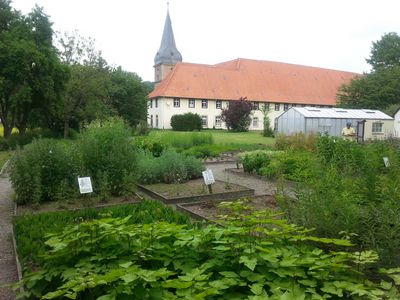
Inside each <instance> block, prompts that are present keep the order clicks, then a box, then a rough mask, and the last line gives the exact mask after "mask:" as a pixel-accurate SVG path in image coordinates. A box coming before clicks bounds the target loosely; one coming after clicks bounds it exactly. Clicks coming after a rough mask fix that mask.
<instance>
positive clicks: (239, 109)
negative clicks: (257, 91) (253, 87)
mask: <svg viewBox="0 0 400 300" xmlns="http://www.w3.org/2000/svg"><path fill="white" fill-rule="evenodd" d="M251 109H252V106H251V103H250V102H249V101H247V97H240V99H239V100H236V101H230V102H229V107H228V108H224V109H222V113H221V119H222V121H224V122H225V124H226V127H227V128H228V130H233V131H247V130H249V126H250V123H251V117H250V114H251Z"/></svg>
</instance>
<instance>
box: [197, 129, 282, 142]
mask: <svg viewBox="0 0 400 300" xmlns="http://www.w3.org/2000/svg"><path fill="white" fill-rule="evenodd" d="M204 132H211V134H212V135H213V138H214V143H215V144H264V145H267V146H268V145H270V146H272V145H273V144H274V143H275V139H274V138H270V137H264V136H262V134H261V132H260V131H248V132H229V131H227V130H205V131H204Z"/></svg>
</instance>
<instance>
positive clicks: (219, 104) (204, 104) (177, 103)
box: [149, 98, 330, 111]
mask: <svg viewBox="0 0 400 300" xmlns="http://www.w3.org/2000/svg"><path fill="white" fill-rule="evenodd" d="M228 104H229V102H228ZM262 105H263V106H264V109H267V110H270V109H271V106H272V105H274V106H275V107H274V109H275V111H280V110H281V107H282V106H283V110H284V111H287V110H288V109H289V108H290V107H296V106H297V107H305V106H310V107H320V108H323V107H330V106H327V105H326V106H324V105H319V106H318V105H305V104H297V105H296V104H289V103H283V105H282V104H281V103H275V104H272V103H262ZM149 106H150V108H153V99H151V100H150V105H149ZM251 106H252V109H253V110H260V102H252V103H251ZM154 107H155V108H157V107H158V99H157V98H156V99H154ZM174 107H181V99H180V98H174ZM188 107H189V108H195V107H196V100H195V99H189V101H188ZM201 108H208V100H204V99H203V100H201ZM215 108H216V109H222V100H216V101H215Z"/></svg>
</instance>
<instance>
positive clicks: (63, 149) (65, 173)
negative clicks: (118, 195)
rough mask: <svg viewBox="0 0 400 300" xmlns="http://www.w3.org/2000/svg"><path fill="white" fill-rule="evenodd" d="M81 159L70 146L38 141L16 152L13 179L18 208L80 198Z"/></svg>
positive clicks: (55, 142)
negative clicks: (78, 195)
mask: <svg viewBox="0 0 400 300" xmlns="http://www.w3.org/2000/svg"><path fill="white" fill-rule="evenodd" d="M80 165H81V160H80V155H79V154H78V153H77V151H76V148H75V147H73V145H72V144H71V143H68V142H66V141H56V140H48V139H42V140H35V141H33V143H32V144H30V145H27V146H26V147H25V148H24V150H18V151H16V153H15V155H14V157H13V159H12V162H11V171H10V178H11V181H12V184H13V188H14V190H15V193H16V201H17V203H18V204H25V203H40V202H44V201H53V200H60V199H59V198H60V197H61V198H64V197H65V195H66V194H69V195H70V197H71V198H72V197H74V196H76V195H77V188H78V187H77V176H78V175H79V171H80Z"/></svg>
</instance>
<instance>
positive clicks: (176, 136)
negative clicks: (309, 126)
mask: <svg viewBox="0 0 400 300" xmlns="http://www.w3.org/2000/svg"><path fill="white" fill-rule="evenodd" d="M192 136H197V139H199V140H201V142H199V143H197V144H193V145H192V146H198V145H201V144H222V145H232V144H236V145H251V144H260V145H265V146H272V145H273V144H274V143H275V139H274V138H270V137H264V136H262V135H261V132H260V131H248V132H229V131H227V130H205V131H202V132H180V131H170V130H157V131H152V132H150V137H151V138H153V137H154V138H155V137H158V138H161V140H162V141H167V142H168V143H175V144H177V145H178V144H180V143H181V144H183V145H184V144H188V141H187V140H189V139H190V138H191V139H193V138H192ZM185 140H186V141H185ZM174 141H177V142H174ZM181 141H182V142H181ZM210 141H212V142H210ZM172 146H174V145H172ZM174 147H175V146H174ZM179 148H186V149H187V147H179Z"/></svg>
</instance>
